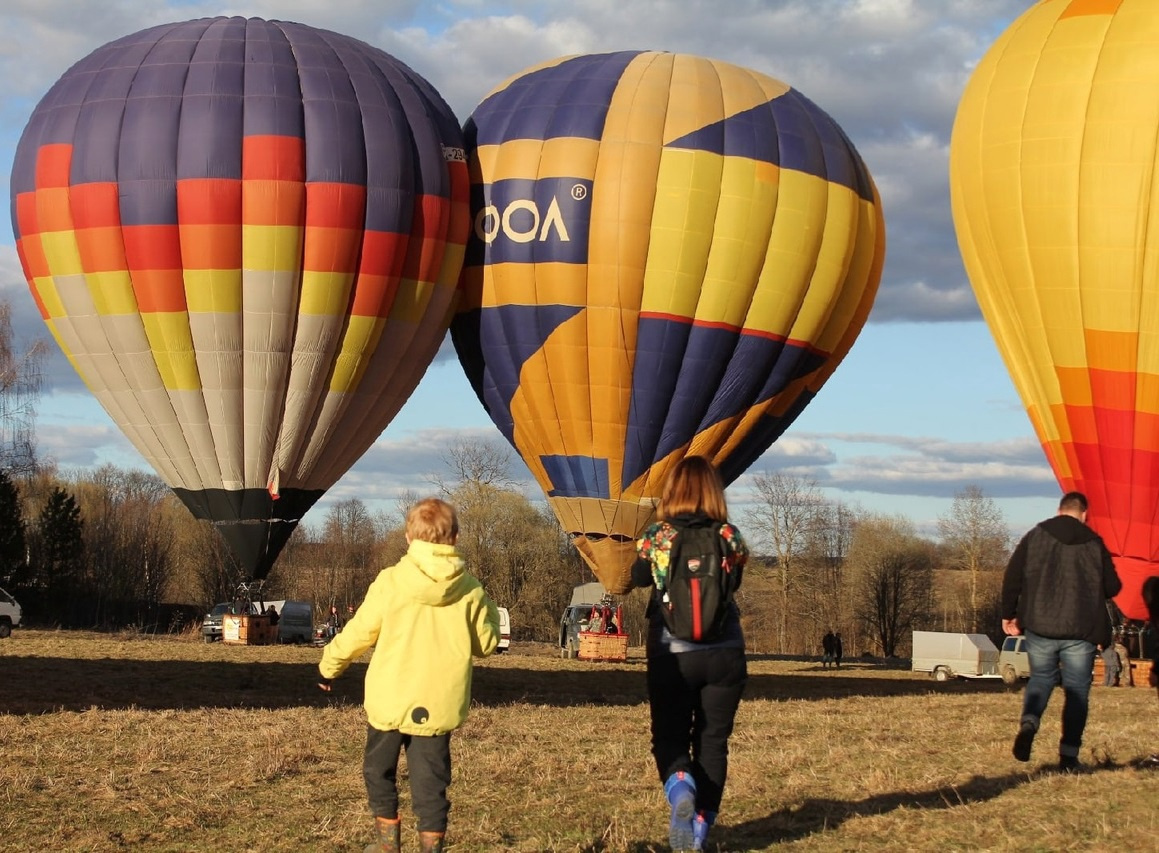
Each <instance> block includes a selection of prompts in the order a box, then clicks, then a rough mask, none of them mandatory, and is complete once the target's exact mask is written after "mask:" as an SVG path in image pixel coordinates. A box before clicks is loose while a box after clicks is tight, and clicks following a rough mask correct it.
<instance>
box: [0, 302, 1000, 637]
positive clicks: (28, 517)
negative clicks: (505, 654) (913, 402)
mask: <svg viewBox="0 0 1159 853" xmlns="http://www.w3.org/2000/svg"><path fill="white" fill-rule="evenodd" d="M46 353H47V343H46V342H45V341H37V342H34V343H33V344H32V345H30V346H28V347H27V348H24V349H23V350H22V349H21V348H19V347H17V345H16V342H15V340H14V337H13V333H12V326H11V309H10V306H9V305H8V304H7V303H5V302H3V301H0V584H3V585H4V587H5V588H6V589H8V591H9V592H12V593H14V594H16V595H17V596H18V598H19V599H20V601H21V604H22V605H23V607H24V609H25V612H26V619H27V621H28V622H29V623H31V624H41V625H57V626H61V627H69V628H124V627H127V626H136V627H138V628H139V629H142V630H151V631H178V630H187V629H192V628H195V627H196V625H197V624H198V623H199V621H200V617H201V616H202V615H203V614H204V612H205V611H206V610H207V609H208V608H209V607H211V606H212V605H213V604H214V603H216V602H220V601H228V600H232V599H234V598H235V597H236V596H237V595H238V590H239V588H240V587H241V585H242V584H243V583H245V582H247V581H249V580H250V579H249V578H246V577H243V574H242V570H241V568H240V566H239V565H238V563H237V561H236V560H235V559H234V557H233V555H232V553H231V552H230V549H229V548H228V546H227V545H226V544H225V542H224V540H223V539H222V538H221V536H219V535H218V533H217V531H216V530H215V529H214V528H213V525H212V524H210V523H208V522H203V521H198V520H196V519H194V518H193V517H192V515H191V514H190V513H189V511H188V510H187V509H186V507H185V506H184V505H183V504H181V502H180V501H179V500H178V499H177V497H176V496H175V495H174V494H173V492H172V491H171V490H170V489H168V488H167V487H166V486H165V484H164V483H163V482H162V481H161V480H160V479H159V478H158V477H156V476H154V475H153V474H149V473H144V472H142V471H138V470H124V469H121V468H117V467H115V466H112V465H106V466H103V467H101V468H98V469H96V470H91V471H77V472H66V471H61V470H59V469H58V468H57V466H56V465H55V464H53V463H52V462H45V461H42V460H40V459H39V458H38V455H37V448H36V441H35V429H34V422H35V415H36V402H37V400H38V398H39V393H40V387H41V374H40V365H41V362H42V360H43V358H44V356H45V355H46ZM443 461H444V467H445V471H444V472H442V473H434V474H432V475H431V479H430V482H431V487H432V493H434V494H438V495H439V496H441V497H444V498H446V499H447V500H449V501H450V502H451V503H453V504H454V505H455V506H456V507H457V509H458V512H459V518H460V528H461V534H460V539H459V550H460V551H461V552H462V554H463V556H464V558H465V559H466V562H467V565H468V566H469V568H470V570H471V571H472V572H473V573H474V574H475V575H476V576H477V577H479V579H480V580H481V581H482V582H483V584H484V586H485V588H486V589H487V590H488V592H489V593H490V594H491V596H492V597H493V598H495V600H496V601H498V602H499V603H500V604H501V605H503V606H505V607H507V608H508V609H509V610H510V611H511V616H512V634H513V638H514V639H516V640H521V639H522V640H529V641H530V640H534V641H542V642H555V641H556V639H557V638H558V630H559V618H560V615H561V613H562V611H563V609H564V607H565V606H566V605H567V604H568V602H569V601H570V596H571V590H572V588H573V587H574V586H575V585H576V584H579V583H584V582H587V581H591V580H594V579H595V578H594V575H593V574H592V572H591V570H590V569H589V568H588V567H587V566H586V565H585V564H584V562H583V560H582V559H581V558H580V556H579V554H578V552H577V551H576V549H575V548H574V547H572V545H571V543H570V542H569V541H568V538H567V536H566V535H565V534H564V533H563V531H562V530H561V529H560V526H559V524H558V523H557V522H556V520H555V519H554V517H553V516H552V515H551V512H550V511H549V509H548V508H547V507H546V505H545V504H543V503H542V502H538V501H532V500H529V499H528V498H527V497H525V496H524V495H523V494H522V493H521V492H520V490H519V489H518V488H517V487H516V486H515V484H514V483H513V482H512V481H511V479H510V477H509V473H508V472H509V471H510V463H511V457H510V451H509V450H508V449H507V447H506V445H500V444H496V443H491V442H482V441H459V442H455V443H453V444H451V445H450V446H449V447H448V448H447V450H446V453H445V455H444V457H443ZM750 481H751V486H752V489H751V495H752V496H751V499H749V500H747V501H746V502H745V503H744V504H743V505H739V504H738V505H734V507H733V509H734V518H733V519H731V520H732V521H734V522H736V523H737V524H738V525H739V526H740V527H741V530H742V531H743V533H744V535H745V537H746V539H747V540H748V541H749V544H750V547H751V550H752V552H753V556H752V558H751V560H750V563H749V567H748V569H747V570H746V575H745V583H744V586H743V587H742V589H741V590H740V592H739V595H738V601H739V604H740V606H741V610H742V619H743V623H744V626H745V629H746V638H747V641H748V645H749V648H750V649H751V650H752V651H753V652H755V653H765V654H785V655H808V654H819V653H820V648H819V646H820V638H821V636H822V635H823V634H824V633H825V632H826V631H827V630H833V631H840V632H842V635H843V638H844V640H845V648H846V650H847V654H863V653H865V654H871V655H874V656H886V657H888V656H893V655H902V654H904V653H906V652H907V651H908V644H909V637H910V634H911V632H912V631H914V630H945V631H970V632H980V633H988V634H991V635H993V636H995V638H996V639H999V637H998V633H999V632H998V625H999V618H998V616H999V614H998V604H999V602H998V594H999V586H1000V579H1001V570H1002V568H1003V567H1004V565H1005V562H1006V559H1007V558H1008V554H1009V550H1010V545H1011V542H1010V535H1009V530H1008V529H1007V527H1006V523H1005V519H1004V518H1003V517H1002V513H1001V511H1000V510H999V509H998V508H997V506H996V504H995V503H994V502H993V501H992V500H991V499H990V498H988V497H986V496H985V495H984V494H983V493H982V491H981V489H979V488H978V487H976V486H967V487H966V488H965V489H963V490H962V491H961V492H960V493H959V494H958V495H957V496H956V497H955V499H954V502H953V505H952V507H951V509H950V511H949V513H948V514H947V515H946V516H944V517H943V518H941V519H939V533H940V537H941V538H940V541H937V542H935V541H934V540H932V539H929V538H926V537H923V536H920V535H918V533H917V532H916V531H915V529H914V526H913V524H912V523H911V522H910V521H908V520H907V519H905V518H903V517H901V516H888V515H881V514H876V513H870V512H865V511H863V510H861V509H860V508H858V507H855V506H850V505H847V504H844V503H841V502H835V501H831V500H827V499H825V498H824V497H823V496H822V494H821V492H820V489H819V488H818V486H817V483H816V482H815V481H813V480H811V479H809V478H806V477H799V476H794V475H791V474H789V473H786V472H773V471H763V472H757V473H754V474H753V475H752V476H751V478H750ZM420 497H423V495H418V494H403V495H401V496H400V497H399V500H398V505H397V506H396V507H395V508H394V509H393V510H391V511H378V512H372V511H371V510H370V509H369V508H368V507H367V506H366V505H365V504H364V503H363V502H362V501H360V500H357V499H350V500H344V501H339V502H337V503H335V504H333V505H332V506H331V507H330V508H329V510H328V511H327V512H326V514H325V516H324V518H323V519H322V521H321V522H320V523H319V524H317V525H306V524H303V525H299V527H298V529H297V530H295V532H294V534H293V536H292V537H291V538H290V540H289V542H288V543H287V545H286V547H285V548H284V549H283V551H282V554H281V556H280V557H279V559H278V560H277V562H276V564H275V566H274V568H273V570H272V571H271V574H270V577H269V578H268V579H267V580H266V582H265V584H264V588H263V589H264V593H263V594H264V597H265V598H267V599H277V598H287V599H302V600H306V601H310V602H312V604H313V605H314V609H315V612H316V613H318V614H319V618H321V614H324V613H326V612H327V611H328V610H329V608H330V606H331V605H336V606H338V607H339V609H341V610H345V608H346V606H348V605H351V606H357V604H358V602H359V601H361V598H362V595H363V594H364V592H365V590H366V588H367V587H368V586H369V584H370V582H371V581H372V580H373V579H374V577H375V576H376V575H377V573H378V571H379V570H381V569H382V568H383V567H385V566H389V565H392V564H393V563H395V562H397V561H398V559H399V558H400V557H401V555H402V554H403V553H404V552H405V550H406V538H405V534H404V532H403V525H402V520H403V518H404V517H405V512H406V509H407V507H408V506H410V505H411V504H412V503H413V502H414V501H415V500H417V499H418V498H420ZM738 509H739V511H737V510H738ZM646 602H647V594H646V593H644V592H642V591H637V592H634V593H632V594H630V595H627V596H624V597H623V603H624V605H625V612H626V618H625V623H626V627H627V629H628V630H629V632H630V633H631V634H632V635H633V638H634V641H635V642H641V641H642V638H643V634H644V609H645V605H646Z"/></svg>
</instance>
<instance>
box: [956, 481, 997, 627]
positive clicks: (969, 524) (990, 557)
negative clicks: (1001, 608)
mask: <svg viewBox="0 0 1159 853" xmlns="http://www.w3.org/2000/svg"><path fill="white" fill-rule="evenodd" d="M938 532H939V533H940V534H941V536H942V543H943V545H944V546H945V552H946V554H947V556H948V557H949V559H950V561H951V565H952V566H953V567H954V568H956V569H960V570H964V571H967V572H969V573H970V607H969V610H970V631H971V632H972V633H975V634H976V633H978V624H979V619H978V617H979V613H980V612H981V611H982V610H990V609H992V607H991V606H990V605H991V604H992V602H991V601H989V599H991V598H993V597H994V596H995V595H996V594H997V584H996V583H995V582H994V578H996V577H997V572H998V571H1000V570H1001V569H1002V567H1003V566H1004V565H1005V564H1006V560H1007V558H1008V556H1009V553H1010V529H1009V527H1008V526H1007V524H1006V519H1005V517H1003V515H1002V510H1000V509H999V508H998V505H997V504H996V503H994V501H993V500H992V499H991V498H988V497H987V496H986V495H985V494H983V493H982V490H981V489H980V488H979V487H978V486H967V487H966V488H965V489H963V490H962V491H960V492H958V493H957V494H956V495H954V503H953V505H952V506H951V507H950V512H949V514H948V515H945V516H942V517H941V518H939V519H938ZM984 573H992V576H991V578H990V580H991V582H990V583H988V584H982V583H981V582H980V581H981V579H982V577H983V575H984ZM983 587H985V588H986V589H985V590H984V589H983ZM985 593H989V595H986V594H985Z"/></svg>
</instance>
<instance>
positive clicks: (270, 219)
mask: <svg viewBox="0 0 1159 853" xmlns="http://www.w3.org/2000/svg"><path fill="white" fill-rule="evenodd" d="M241 192H242V221H243V222H244V223H245V224H246V225H293V226H300V225H301V224H302V222H303V221H304V220H305V218H306V187H305V186H304V185H303V184H301V183H295V182H292V181H270V180H253V181H251V180H247V181H243V182H242V188H241Z"/></svg>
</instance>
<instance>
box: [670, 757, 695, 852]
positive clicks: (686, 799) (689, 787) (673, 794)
mask: <svg viewBox="0 0 1159 853" xmlns="http://www.w3.org/2000/svg"><path fill="white" fill-rule="evenodd" d="M664 796H666V797H667V798H668V804H669V805H670V806H672V816H671V817H670V818H669V821H668V845H669V846H670V847H671V848H672V850H673V853H676V851H682V850H695V849H696V846H695V845H696V836H695V833H694V832H693V827H692V819H693V818H694V817H696V782H695V781H694V780H693V778H692V777H691V776H690V775H689V774H687V773H685V772H684V771H683V770H678V771H676V772H675V773H673V774H672V775H671V776H669V777H668V781H666V782H665V783H664Z"/></svg>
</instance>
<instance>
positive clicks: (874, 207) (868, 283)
mask: <svg viewBox="0 0 1159 853" xmlns="http://www.w3.org/2000/svg"><path fill="white" fill-rule="evenodd" d="M839 189H841V188H839V187H837V186H836V185H831V189H830V192H831V193H835V192H837V191H838V190H839ZM851 195H852V194H851ZM851 201H852V204H853V207H854V209H855V211H856V213H855V215H856V218H857V221H856V226H855V228H854V229H852V232H851V233H852V237H851V239H852V241H853V242H852V244H851V246H850V255H849V258H848V262H847V267H846V269H845V271H844V284H843V285H842V287H841V289H840V290H839V291H838V292H837V294H836V298H835V300H834V302H833V305H832V307H831V309H830V311H829V319H828V321H827V322H826V324H825V328H824V329H823V330H822V331H820V332H819V333H818V334H817V335H815V336H814V338H813V346H814V347H815V348H816V349H818V350H820V351H821V352H826V353H830V354H832V356H833V357H832V358H831V359H830V361H829V362H828V366H827V367H826V368H823V369H822V370H821V371H820V373H819V375H818V377H817V378H816V379H814V380H810V382H809V387H810V388H813V389H814V390H816V389H818V388H820V385H821V382H823V381H824V380H825V379H828V377H829V375H831V374H832V372H833V371H834V370H836V369H837V364H838V363H839V362H840V360H841V359H842V358H844V357H845V354H846V353H847V352H848V351H849V349H850V348H851V347H852V346H853V342H854V340H855V339H856V338H857V335H858V334H859V333H860V331H861V329H862V327H863V326H864V325H865V320H866V318H867V317H868V316H869V309H870V308H871V307H872V305H873V299H874V297H875V296H876V294H877V285H878V282H879V281H880V280H881V269H882V265H883V262H884V259H885V217H884V216H883V215H882V211H881V200H880V199H879V198H877V191H876V189H875V190H874V200H873V201H866V200H864V199H860V198H858V197H856V196H853V197H852V198H851Z"/></svg>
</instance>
